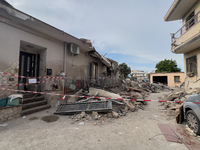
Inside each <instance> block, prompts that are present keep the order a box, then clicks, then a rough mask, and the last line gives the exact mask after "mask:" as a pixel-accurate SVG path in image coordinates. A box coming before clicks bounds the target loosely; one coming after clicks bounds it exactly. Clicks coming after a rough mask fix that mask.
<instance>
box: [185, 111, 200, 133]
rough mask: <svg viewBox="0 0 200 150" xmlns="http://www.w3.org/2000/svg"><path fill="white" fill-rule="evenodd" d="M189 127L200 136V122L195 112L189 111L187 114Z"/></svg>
mask: <svg viewBox="0 0 200 150" xmlns="http://www.w3.org/2000/svg"><path fill="white" fill-rule="evenodd" d="M186 121H187V125H188V127H189V128H190V129H191V130H192V131H193V132H194V133H195V134H200V121H199V118H198V117H197V115H196V114H195V112H194V111H192V110H189V111H187V113H186Z"/></svg>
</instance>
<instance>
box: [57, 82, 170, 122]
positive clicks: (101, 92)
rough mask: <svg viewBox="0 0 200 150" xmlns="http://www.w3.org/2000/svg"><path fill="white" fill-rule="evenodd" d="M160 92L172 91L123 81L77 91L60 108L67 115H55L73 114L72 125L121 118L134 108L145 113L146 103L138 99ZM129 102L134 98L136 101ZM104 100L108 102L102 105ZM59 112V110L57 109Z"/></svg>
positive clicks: (159, 85)
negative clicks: (117, 84) (110, 86)
mask: <svg viewBox="0 0 200 150" xmlns="http://www.w3.org/2000/svg"><path fill="white" fill-rule="evenodd" d="M161 90H171V89H170V88H169V87H167V86H165V85H162V84H150V83H140V82H137V81H124V80H122V85H121V86H120V87H114V88H106V87H101V88H94V87H90V88H89V89H88V90H80V91H78V92H77V93H75V95H78V96H76V97H70V98H68V100H67V104H66V106H61V107H62V108H64V107H66V109H67V112H66V111H60V112H59V111H58V112H56V113H57V114H59V113H60V114H72V116H70V117H71V119H73V121H74V122H77V121H86V120H87V121H90V120H96V121H100V122H104V121H105V118H120V117H122V116H125V115H126V114H127V113H129V112H134V111H135V110H136V109H142V110H145V105H146V104H147V102H144V101H141V99H145V98H146V97H147V96H148V95H149V93H152V92H159V91H161ZM84 96H85V97H84ZM116 99H117V100H116ZM128 99H135V100H136V99H137V100H138V101H137V100H136V101H130V100H128ZM107 101H110V103H104V102H107ZM66 109H65V110H66ZM58 110H61V109H60V108H58ZM70 111H71V112H70Z"/></svg>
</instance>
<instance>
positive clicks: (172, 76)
mask: <svg viewBox="0 0 200 150" xmlns="http://www.w3.org/2000/svg"><path fill="white" fill-rule="evenodd" d="M184 81H185V73H184V72H171V73H150V83H162V84H164V85H167V86H170V87H174V86H178V87H180V85H181V84H182V83H183V82H184Z"/></svg>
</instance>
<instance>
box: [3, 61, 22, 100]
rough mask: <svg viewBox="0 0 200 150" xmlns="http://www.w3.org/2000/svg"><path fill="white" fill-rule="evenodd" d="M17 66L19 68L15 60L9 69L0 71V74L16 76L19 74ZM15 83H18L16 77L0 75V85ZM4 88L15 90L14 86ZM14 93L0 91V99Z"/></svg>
mask: <svg viewBox="0 0 200 150" xmlns="http://www.w3.org/2000/svg"><path fill="white" fill-rule="evenodd" d="M18 66H19V61H18V60H17V61H14V62H13V63H12V64H11V65H10V66H9V67H7V68H5V69H4V70H0V72H5V73H9V74H15V75H18V72H19V69H18V68H19V67H18ZM17 83H18V77H15V76H11V75H4V74H2V73H0V85H14V84H17ZM5 88H9V89H17V87H16V86H9V87H8V86H5ZM14 93H15V92H11V91H4V90H0V99H2V98H5V97H7V96H9V95H11V94H14Z"/></svg>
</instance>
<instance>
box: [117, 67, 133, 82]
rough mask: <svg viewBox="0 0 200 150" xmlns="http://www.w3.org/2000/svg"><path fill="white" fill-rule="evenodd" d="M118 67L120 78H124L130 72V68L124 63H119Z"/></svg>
mask: <svg viewBox="0 0 200 150" xmlns="http://www.w3.org/2000/svg"><path fill="white" fill-rule="evenodd" d="M119 68H120V78H123V79H126V78H127V77H128V75H129V74H130V73H131V68H130V67H128V66H127V64H126V63H121V64H119Z"/></svg>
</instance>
